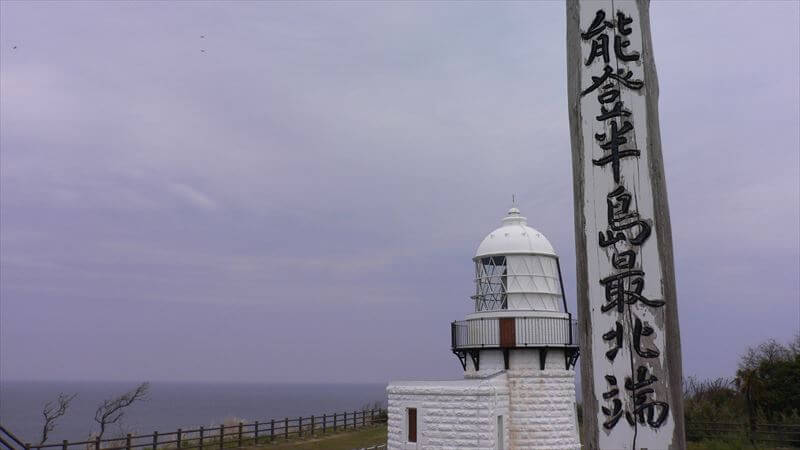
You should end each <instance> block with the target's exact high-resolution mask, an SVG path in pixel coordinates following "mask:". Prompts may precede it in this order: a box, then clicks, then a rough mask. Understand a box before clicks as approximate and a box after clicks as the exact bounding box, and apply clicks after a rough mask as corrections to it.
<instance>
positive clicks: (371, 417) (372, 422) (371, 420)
mask: <svg viewBox="0 0 800 450" xmlns="http://www.w3.org/2000/svg"><path fill="white" fill-rule="evenodd" d="M369 423H370V425H375V408H372V409H371V410H370V411H369Z"/></svg>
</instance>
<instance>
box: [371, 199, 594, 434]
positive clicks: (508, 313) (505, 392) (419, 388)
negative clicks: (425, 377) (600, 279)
mask: <svg viewBox="0 0 800 450" xmlns="http://www.w3.org/2000/svg"><path fill="white" fill-rule="evenodd" d="M503 223H504V224H503V226H502V227H500V228H498V229H497V230H495V231H494V232H492V233H491V234H490V235H489V236H487V237H486V239H484V241H483V242H482V243H481V245H480V246H479V247H478V252H477V255H476V256H475V258H474V260H475V263H476V279H475V281H476V295H475V296H473V300H474V301H475V313H473V314H470V315H469V316H467V320H465V321H459V322H453V323H452V325H451V331H452V342H451V345H452V350H453V353H455V354H456V355H457V356H458V358H459V360H460V361H461V364H462V366H463V368H464V379H463V380H456V381H408V382H392V383H390V384H389V386H388V387H387V393H388V397H389V431H388V447H389V448H390V449H461V448H465V449H547V450H556V449H580V447H581V446H580V441H579V438H578V429H577V417H576V406H575V372H574V371H573V370H572V367H574V364H575V360H576V359H577V356H578V351H577V345H576V344H575V343H574V342H573V336H574V335H575V333H574V330H573V327H574V322H573V321H572V318H571V315H570V314H569V313H567V312H566V305H565V303H564V301H563V291H562V289H561V276H560V270H559V268H558V259H557V256H556V254H555V252H554V251H553V248H552V246H550V243H549V242H547V239H545V238H544V236H542V235H541V234H540V233H539V232H537V231H536V230H534V229H532V228H530V227H528V226H527V225H526V221H525V218H524V217H521V216H520V215H519V211H518V210H517V209H516V208H512V210H511V211H509V216H508V217H507V218H505V219H504V220H503ZM562 305H563V310H561V308H560V307H562Z"/></svg>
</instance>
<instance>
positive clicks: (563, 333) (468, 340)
mask: <svg viewBox="0 0 800 450" xmlns="http://www.w3.org/2000/svg"><path fill="white" fill-rule="evenodd" d="M513 319H514V337H515V345H514V347H559V346H575V345H577V337H578V332H577V326H578V323H577V321H574V320H572V316H571V315H568V317H515V318H513ZM451 345H452V349H453V350H460V349H474V348H487V347H489V348H491V347H499V346H500V318H498V317H485V318H478V319H468V320H459V321H455V322H453V323H452V324H451Z"/></svg>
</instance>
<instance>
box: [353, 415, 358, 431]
mask: <svg viewBox="0 0 800 450" xmlns="http://www.w3.org/2000/svg"><path fill="white" fill-rule="evenodd" d="M357 427H358V411H353V429H354V430H355V429H356V428H357Z"/></svg>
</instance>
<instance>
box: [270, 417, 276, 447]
mask: <svg viewBox="0 0 800 450" xmlns="http://www.w3.org/2000/svg"><path fill="white" fill-rule="evenodd" d="M274 440H275V419H270V420H269V441H270V442H272V441H274Z"/></svg>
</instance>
